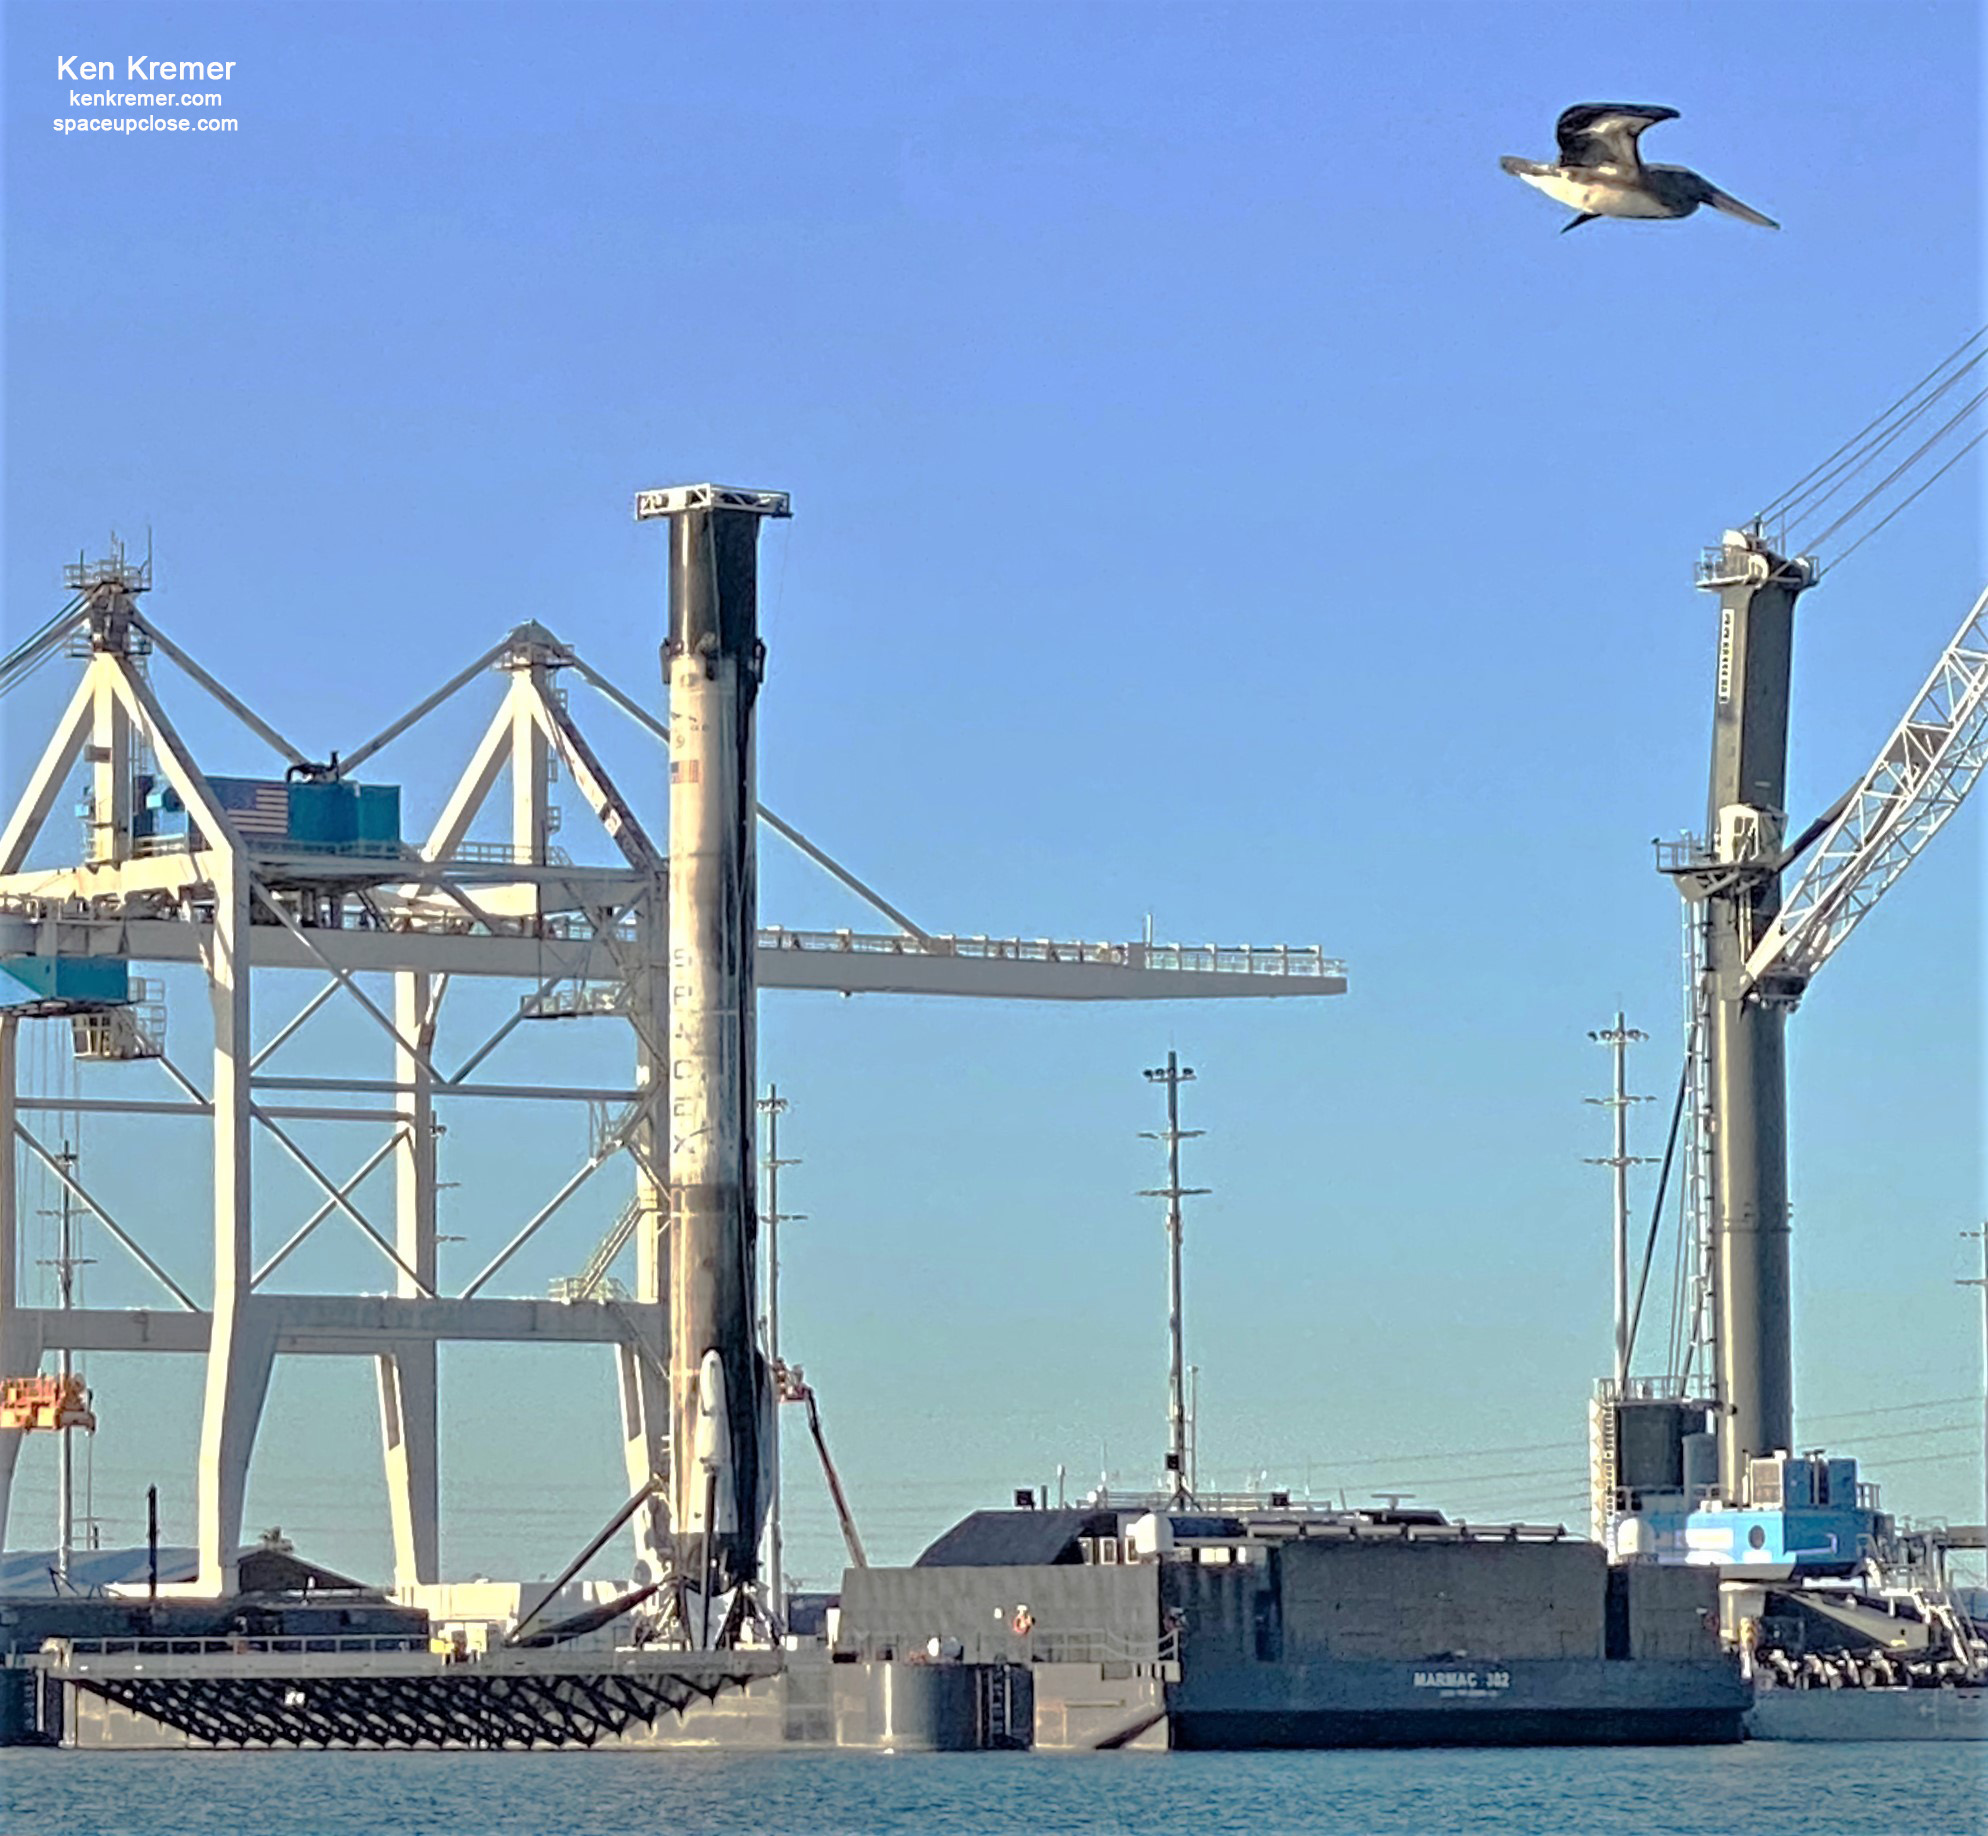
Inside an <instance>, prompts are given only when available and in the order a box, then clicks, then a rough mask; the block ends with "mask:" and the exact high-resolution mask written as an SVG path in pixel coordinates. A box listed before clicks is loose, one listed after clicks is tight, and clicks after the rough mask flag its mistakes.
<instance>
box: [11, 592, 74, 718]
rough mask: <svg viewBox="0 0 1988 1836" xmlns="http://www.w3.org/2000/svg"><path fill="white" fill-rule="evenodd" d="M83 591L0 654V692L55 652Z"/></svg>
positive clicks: (15, 684) (44, 661) (14, 686)
mask: <svg viewBox="0 0 1988 1836" xmlns="http://www.w3.org/2000/svg"><path fill="white" fill-rule="evenodd" d="M84 598H85V595H83V594H81V593H78V594H77V595H76V596H75V597H74V598H73V599H72V600H70V602H69V603H68V604H67V605H66V606H64V607H63V608H62V610H61V611H60V612H58V613H56V615H55V616H54V617H53V618H51V619H50V620H49V621H48V623H47V624H45V625H43V626H42V627H41V629H40V630H39V631H36V632H35V633H33V635H31V636H30V637H27V638H25V639H23V640H22V641H21V642H20V643H19V644H17V645H15V646H14V648H13V649H12V650H10V651H9V652H8V653H7V654H6V655H5V656H4V657H0V695H4V694H6V693H7V691H8V690H9V689H12V688H17V687H19V686H20V684H21V683H23V682H25V681H26V680H27V679H28V678H29V677H30V676H32V675H33V674H34V673H35V671H36V670H38V669H39V668H40V667H41V666H42V665H43V664H44V663H46V662H47V661H48V659H49V658H50V657H51V656H53V655H54V654H55V650H56V646H57V645H58V644H60V643H61V642H62V640H63V639H64V638H65V637H67V636H68V635H69V632H70V631H71V629H72V628H73V627H74V626H75V624H76V619H77V615H78V614H79V613H80V612H81V611H82V609H83V601H84Z"/></svg>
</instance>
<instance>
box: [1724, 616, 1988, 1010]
mask: <svg viewBox="0 0 1988 1836" xmlns="http://www.w3.org/2000/svg"><path fill="white" fill-rule="evenodd" d="M1984 766H1988V592H1984V593H1983V594H1982V595H1981V597H1980V598H1979V599H1977V600H1976V601H1975V602H1974V605H1973V607H1972V608H1971V609H1970V610H1969V612H1968V614H1967V616H1966V617H1965V618H1964V619H1962V620H1961V625H1960V630H1959V631H1958V632H1956V633H1955V634H1954V640H1953V642H1952V643H1951V644H1949V645H1948V646H1947V647H1946V649H1945V650H1944V651H1942V652H1941V654H1940V660H1939V661H1938V662H1937V663H1935V664H1934V665H1933V673H1932V674H1931V675H1930V676H1928V677H1927V678H1926V685H1925V687H1924V688H1922V689H1921V690H1920V691H1919V694H1918V696H1917V698H1916V699H1915V700H1914V701H1913V703H1912V705H1911V707H1910V708H1908V709H1907V710H1906V714H1905V718H1904V719H1903V720H1901V721H1900V722H1899V723H1898V725H1897V726H1896V727H1895V728H1894V729H1893V730H1892V734H1891V737H1890V738H1889V739H1888V740H1886V741H1885V743H1884V746H1883V749H1882V750H1881V751H1880V752H1879V753H1878V756H1877V757H1876V759H1874V760H1873V761H1872V763H1871V768H1870V770H1869V771H1867V772H1865V774H1864V775H1863V777H1862V779H1860V780H1859V781H1858V783H1857V785H1856V787H1855V788H1854V789H1853V790H1852V791H1851V792H1850V793H1849V795H1848V796H1847V797H1846V798H1844V799H1843V801H1842V803H1841V804H1840V805H1839V806H1838V808H1839V813H1838V814H1837V816H1836V818H1835V820H1834V821H1833V822H1832V823H1831V825H1830V826H1829V828H1828V829H1827V830H1826V831H1825V832H1824V833H1823V835H1822V838H1821V840H1820V841H1818V842H1817V844H1816V850H1815V853H1814V855H1813V856H1812V857H1811V858H1810V861H1809V864H1808V865H1807V866H1806V867H1805V868H1804V869H1803V870H1802V872H1801V873H1800V875H1799V876H1798V877H1797V878H1796V880H1795V882H1794V884H1793V885H1792V886H1790V887H1789V888H1788V890H1787V892H1786V893H1785V894H1784V895H1783V896H1782V900H1781V909H1780V911H1779V912H1778V913H1777V914H1776V915H1775V918H1774V921H1773V923H1772V924H1771V925H1769V926H1768V928H1767V931H1766V933H1765V935H1764V936H1762V938H1761V940H1760V942H1759V944H1758V945H1757V946H1756V947H1755V949H1754V951H1753V954H1752V955H1751V956H1750V957H1749V958H1748V959H1747V965H1746V974H1747V981H1748V983H1749V984H1750V985H1751V986H1753V987H1755V988H1759V989H1762V990H1763V992H1765V991H1766V990H1768V989H1773V988H1779V989H1781V990H1785V991H1787V992H1788V994H1790V995H1792V996H1796V997H1798V996H1799V994H1800V991H1801V990H1803V989H1805V988H1806V987H1807V986H1808V984H1809V982H1810V980H1811V979H1812V978H1813V977H1814V975H1815V972H1816V971H1817V970H1818V969H1820V968H1821V967H1822V965H1823V964H1824V963H1826V962H1827V961H1828V960H1829V959H1830V957H1831V956H1832V955H1833V954H1834V953H1835V952H1836V950H1837V949H1838V948H1839V947H1840V946H1841V945H1842V943H1843V940H1844V939H1845V938H1847V937H1848V936H1849V935H1850V933H1851V932H1852V931H1853V930H1855V929H1856V928H1857V925H1858V924H1859V923H1860V922H1861V921H1862V919H1863V917H1864V915H1865V914H1866V913H1867V912H1869V911H1870V909H1871V908H1872V907H1873V906H1874V905H1876V904H1877V902H1878V901H1879V900H1880V899H1881V898H1883V897H1884V895H1885V893H1886V891H1887V890H1888V889H1889V888H1890V887H1891V886H1892V885H1893V884H1894V883H1895V882H1896V881H1897V879H1898V876H1899V875H1900V874H1902V873H1903V872H1904V871H1905V870H1906V868H1907V867H1909V866H1910V865H1911V864H1912V862H1913V860H1914V859H1915V858H1917V856H1918V855H1919V854H1920V853H1921V852H1922V851H1923V850H1924V848H1925V847H1926V845H1927V843H1928V842H1930V841H1931V840H1932V839H1933V837H1934V836H1935V835H1937V834H1938V833H1939V832H1940V829H1941V828H1942V827H1943V826H1944V825H1945V823H1946V822H1947V820H1948V818H1950V817H1951V816H1952V815H1953V813H1954V812H1955V811H1956V810H1957V809H1959V808H1960V806H1961V803H1962V801H1963V800H1964V799H1965V798H1966V796H1967V793H1968V792H1969V791H1970V790H1972V789H1973V788H1974V783H1975V780H1976V779H1977V778H1979V777H1980V776H1981V772H1982V768H1983V767H1984Z"/></svg>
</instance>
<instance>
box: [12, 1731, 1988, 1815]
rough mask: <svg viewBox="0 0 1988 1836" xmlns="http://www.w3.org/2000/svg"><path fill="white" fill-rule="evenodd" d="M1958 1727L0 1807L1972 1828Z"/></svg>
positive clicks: (95, 1789) (875, 1762) (582, 1765)
mask: <svg viewBox="0 0 1988 1836" xmlns="http://www.w3.org/2000/svg"><path fill="white" fill-rule="evenodd" d="M1984 1827H1988V1751H1985V1750H1984V1749H1983V1748H1982V1747H1981V1746H1979V1745H1975V1744H1954V1745H1941V1744H1925V1743H1913V1744H1909V1745H1886V1744H1847V1743H1846V1744H1829V1745H1823V1746H1797V1745H1783V1744H1777V1743H1766V1744H1748V1745H1744V1746H1737V1747H1704V1748H1661V1749H1659V1748H1618V1749H1615V1750H1612V1751H1610V1752H1607V1753H1596V1752H1592V1751H1577V1750H1571V1749H1564V1748H1544V1749H1535V1750H1531V1751H1526V1752H1485V1751H1444V1752H1406V1753H1403V1752H1394V1753H1375V1752H1324V1753H1258V1754H1251V1753H1175V1754H1161V1753H1155V1754H1094V1755H1071V1756H1056V1755H1048V1754H988V1755H979V1754H976V1755H970V1756H969V1755H946V1754H907V1755H898V1756H887V1755H871V1754H850V1753H834V1752H821V1753H789V1754H719V1753H684V1752H674V1753H520V1754H475V1753H447V1754H442V1753H437V1754H428V1753H381V1754H355V1753H238V1752H231V1753H109V1754H89V1753H73V1752H51V1751H32V1750H23V1749H14V1750H11V1751H8V1752H5V1753H0V1830H6V1831H31V1830H32V1831H42V1832H49V1833H50V1836H53V1833H55V1832H61V1833H62V1836H210V1833H211V1836H223V1833H225V1836H239V1833H240V1832H245V1831H252V1832H256V1836H389V1833H391V1836H418V1833H420V1832H425V1831H435V1832H446V1833H447V1836H484V1833H485V1832H491V1833H496V1832H505V1833H508V1832H519V1833H520V1836H523V1833H526V1832H529V1833H530V1836H543V1833H544V1832H548V1831H558V1832H560V1833H561V1836H595V1833H596V1832H598V1833H599V1836H629V1833H630V1832H631V1831H647V1830H668V1831H671V1832H672V1833H673V1836H701V1833H702V1832H707V1831H708V1832H714V1833H716V1832H733V1831H738V1832H746V1831H751V1832H755V1833H756V1836H785V1833H786V1832H803V1831H807V1832H816V1831H819V1832H834V1833H837V1836H841V1833H845V1832H847V1833H850V1836H854V1833H856V1832H864V1833H868V1832H880V1833H892V1836H894V1833H897V1832H907V1833H909V1832H925V1831H947V1832H980V1831H986V1832H1004V1833H1005V1832H1020V1831H1031V1832H1033V1831H1054V1832H1072V1833H1074V1836H1088V1833H1091V1832H1098V1833H1103V1832H1117V1831H1126V1832H1137V1836H1176V1833H1177V1836H1218V1833H1220V1832H1226V1831H1234V1832H1237V1833H1238V1836H1242V1833H1245V1832H1246V1833H1247V1836H1281V1833H1283V1832H1308V1831H1320V1832H1324V1831H1331V1832H1333V1833H1334V1836H1360V1833H1363V1832H1375V1833H1376V1836H1424V1833H1426V1832H1437V1831H1457V1832H1463V1831H1468V1832H1471V1836H1484V1833H1485V1832H1511V1833H1512V1836H1520V1833H1524V1836H1546V1833H1548V1832H1555V1833H1557V1832H1568V1833H1570V1836H1572V1833H1574V1832H1579V1833H1580V1836H1610V1833H1614V1832H1623V1833H1627V1832H1637V1833H1641V1832H1649V1833H1650V1836H1710V1833H1712V1832H1719V1833H1721V1836H1723V1833H1724V1832H1729V1831H1735V1830H1745V1831H1746V1832H1747V1836H1795V1833H1796V1832H1800V1833H1801V1836H1835V1833H1836V1832H1860V1833H1861V1832H1872V1833H1882V1836H1893V1833H1894V1832H1895V1833H1898V1836H1904V1833H1905V1832H1911V1833H1912V1836H1976V1833H1978V1832H1980V1831H1981V1830H1983V1829H1984Z"/></svg>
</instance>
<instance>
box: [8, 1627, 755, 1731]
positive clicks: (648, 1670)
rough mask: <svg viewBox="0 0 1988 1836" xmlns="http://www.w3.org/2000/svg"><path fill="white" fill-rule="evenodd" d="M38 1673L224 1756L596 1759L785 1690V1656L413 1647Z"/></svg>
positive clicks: (136, 1658) (133, 1657) (290, 1643)
mask: <svg viewBox="0 0 1988 1836" xmlns="http://www.w3.org/2000/svg"><path fill="white" fill-rule="evenodd" d="M30 1665H31V1668H32V1670H33V1671H34V1673H35V1674H37V1675H38V1676H39V1677H40V1678H41V1679H42V1680H43V1683H44V1686H54V1687H56V1688H60V1689H62V1690H64V1691H65V1693H66V1694H67V1696H68V1697H69V1713H68V1716H67V1717H66V1719H67V1721H68V1723H69V1726H70V1728H71V1730H72V1731H73V1729H74V1727H75V1725H76V1723H77V1721H78V1720H79V1719H80V1711H79V1704H78V1698H81V1699H82V1701H83V1703H84V1704H87V1703H89V1702H91V1701H92V1700H94V1702H96V1703H98V1704H110V1705H114V1706H115V1707H116V1708H119V1709H123V1710H125V1711H126V1712H127V1713H128V1714H130V1715H134V1716H139V1717H142V1718H143V1719H144V1720H145V1721H147V1722H151V1723H154V1724H156V1725H157V1728H158V1729H159V1730H160V1731H161V1732H164V1731H171V1732H175V1733H178V1734H180V1735H182V1736H184V1737H185V1738H186V1739H187V1740H188V1742H189V1743H197V1744H199V1745H202V1746H211V1747H250V1746H268V1747H276V1746H281V1747H382V1748H416V1747H431V1748H437V1749H445V1750H456V1751H460V1750H464V1749H475V1748H529V1747H592V1746H596V1745H598V1744H599V1743H600V1742H602V1741H603V1740H613V1739H615V1738H617V1737H619V1736H622V1735H625V1734H627V1733H629V1732H630V1730H631V1729H646V1728H649V1727H652V1726H653V1725H654V1724H656V1723H657V1722H658V1721H662V1720H665V1719H667V1718H669V1717H672V1716H681V1715H682V1714H683V1713H684V1712H685V1711H686V1710H688V1709H689V1708H691V1707H692V1706H693V1705H694V1704H697V1703H700V1702H715V1701H716V1700H717V1699H718V1697H719V1696H720V1695H722V1694H723V1693H724V1692H725V1691H727V1690H734V1691H737V1690H744V1689H746V1688H747V1687H748V1686H750V1685H751V1684H752V1683H754V1682H756V1681H758V1680H759V1679H762V1678H767V1677H774V1676H778V1675H779V1674H780V1672H781V1668H782V1661H781V1657H780V1654H779V1653H777V1652H774V1651H725V1652H698V1651H666V1650H653V1649H651V1650H634V1651H493V1652H486V1653H478V1654H477V1655H476V1656H475V1658H474V1659H460V1660H459V1659H458V1658H457V1657H456V1656H455V1655H454V1654H453V1653H449V1652H436V1651H430V1650H428V1649H426V1648H425V1647H423V1648H415V1649H410V1648H409V1644H408V1641H405V1640H399V1639H392V1638H386V1639H365V1638H351V1639H336V1638H260V1639H251V1638H234V1639H201V1638H178V1639H175V1638H146V1637H142V1636H140V1637H130V1638H104V1639H74V1640H62V1641H55V1642H53V1643H52V1644H51V1646H50V1648H49V1649H48V1650H46V1651H44V1652H41V1653H37V1654H36V1655H35V1657H34V1658H33V1659H32V1660H30Z"/></svg>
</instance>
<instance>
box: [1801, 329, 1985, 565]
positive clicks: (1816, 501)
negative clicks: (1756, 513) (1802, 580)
mask: <svg viewBox="0 0 1988 1836" xmlns="http://www.w3.org/2000/svg"><path fill="white" fill-rule="evenodd" d="M1984 360H1988V351H1983V352H1980V353H1978V354H1977V355H1975V356H1973V357H1970V358H1969V359H1968V360H1967V362H1966V363H1964V364H1962V365H1961V367H1960V368H1959V369H1957V370H1956V371H1954V373H1953V374H1952V375H1951V376H1949V377H1948V378H1947V379H1946V380H1945V381H1944V382H1943V383H1941V384H1940V386H1939V387H1938V388H1937V389H1934V390H1932V391H1931V392H1930V393H1928V394H1926V395H1924V396H1922V397H1921V398H1920V399H1919V400H1918V401H1917V402H1915V403H1914V404H1913V405H1912V407H1911V408H1909V409H1908V410H1907V411H1906V412H1905V413H1904V414H1902V415H1900V416H1899V417H1898V418H1897V419H1896V420H1895V421H1894V422H1893V423H1892V424H1891V425H1890V426H1888V427H1887V428H1885V430H1884V432H1883V434H1882V435H1881V436H1880V437H1879V438H1876V439H1873V440H1869V441H1867V442H1866V443H1865V444H1864V445H1863V446H1862V447H1860V448H1859V449H1858V450H1857V451H1856V452H1855V453H1853V454H1852V455H1851V456H1850V457H1849V458H1848V459H1846V460H1844V461H1843V463H1842V464H1841V465H1839V466H1837V467H1836V468H1835V469H1834V470H1833V471H1832V472H1830V473H1829V474H1828V475H1827V476H1826V477H1824V478H1822V479H1819V480H1818V481H1817V488H1816V489H1813V490H1811V491H1810V492H1809V493H1807V494H1806V495H1805V496H1804V497H1802V498H1800V499H1798V500H1796V501H1795V502H1794V503H1791V504H1789V505H1788V506H1786V507H1785V508H1784V509H1783V510H1782V512H1781V529H1782V531H1783V534H1784V537H1785V535H1786V534H1787V533H1788V532H1790V531H1795V530H1799V529H1800V528H1801V526H1802V525H1803V524H1804V523H1805V522H1808V521H1809V520H1810V519H1811V518H1813V517H1815V516H1817V515H1819V514H1820V513H1821V511H1822V508H1823V506H1824V505H1825V504H1827V503H1828V502H1829V500H1830V499H1831V498H1832V497H1834V496H1835V495H1836V494H1837V492H1838V491H1840V490H1842V489H1843V488H1844V486H1845V485H1847V484H1849V483H1850V482H1851V481H1852V480H1853V479H1855V478H1856V477H1857V476H1858V475H1859V474H1860V473H1862V472H1864V471H1865V470H1867V469H1868V468H1869V467H1870V466H1871V465H1872V464H1873V463H1874V462H1875V461H1876V460H1877V458H1878V456H1879V455H1880V454H1881V453H1883V452H1884V450H1885V449H1886V448H1887V447H1888V446H1890V445H1891V444H1892V443H1893V442H1894V441H1896V440H1898V439H1899V438H1900V437H1901V436H1902V435H1904V434H1905V433H1906V432H1907V431H1909V430H1910V428H1911V427H1912V425H1913V423H1914V422H1915V421H1918V420H1919V419H1920V418H1921V417H1922V416H1924V415H1926V414H1928V413H1930V412H1931V410H1932V408H1933V405H1934V404H1935V403H1936V402H1938V401H1939V399H1940V398H1941V397H1942V396H1943V395H1945V394H1946V393H1947V392H1948V391H1949V390H1950V389H1953V388H1954V387H1955V386H1956V385H1957V384H1958V383H1959V382H1960V380H1961V378H1962V377H1963V376H1965V375H1966V374H1967V372H1968V371H1969V370H1971V369H1973V368H1974V367H1975V366H1976V365H1977V364H1979V363H1981V362H1983V361H1984ZM1971 406H1972V404H1970V407H1971ZM1968 411H1969V410H1968V409H1963V410H1962V411H1961V412H1962V413H1963V414H1966V413H1967V412H1968ZM1824 486H1826V487H1827V488H1826V489H1823V488H1821V487H1824Z"/></svg>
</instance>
